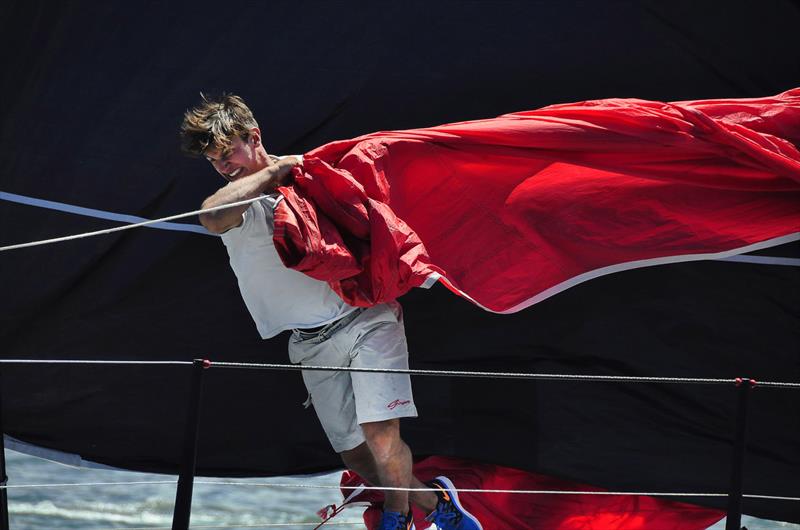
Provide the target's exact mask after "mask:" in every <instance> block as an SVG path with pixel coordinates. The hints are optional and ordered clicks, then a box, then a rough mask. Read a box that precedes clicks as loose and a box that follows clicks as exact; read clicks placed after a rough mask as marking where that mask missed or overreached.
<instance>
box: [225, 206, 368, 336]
mask: <svg viewBox="0 0 800 530" xmlns="http://www.w3.org/2000/svg"><path fill="white" fill-rule="evenodd" d="M282 198H283V197H281V196H279V195H265V196H264V198H263V199H261V200H259V201H256V202H254V203H252V204H251V205H250V207H249V208H248V209H247V210H245V212H244V214H242V218H243V220H242V224H241V225H240V226H238V227H236V228H231V229H230V230H228V231H227V232H225V233H224V234H222V242H223V243H225V247H226V248H227V249H228V255H229V256H230V264H231V268H232V269H233V272H234V274H236V278H237V280H238V281H239V290H240V291H241V292H242V298H243V299H244V303H245V305H246V306H247V309H248V310H249V311H250V315H251V316H252V317H253V320H254V321H255V323H256V327H258V332H259V333H260V334H261V337H262V338H264V339H268V338H270V337H274V336H275V335H277V334H278V333H280V332H281V331H284V330H287V329H295V328H300V329H302V328H314V327H317V326H322V325H325V324H327V323H329V322H333V321H334V320H337V319H339V318H341V317H342V316H344V315H346V314H348V313H350V312H351V311H353V310H354V309H355V307H353V306H350V305H348V304H346V303H345V302H344V301H343V300H342V299H341V298H339V297H338V296H337V295H336V293H335V292H333V290H332V289H331V288H330V287H329V286H328V284H327V283H325V282H321V281H319V280H315V279H313V278H311V277H309V276H306V275H305V274H303V273H301V272H298V271H295V270H292V269H288V268H286V267H285V266H284V265H283V262H282V261H281V258H280V256H278V252H277V250H275V245H274V243H273V242H272V232H273V219H274V217H273V210H274V209H275V205H277V204H278V202H279V201H280V200H281V199H282Z"/></svg>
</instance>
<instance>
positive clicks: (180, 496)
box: [172, 359, 211, 530]
mask: <svg viewBox="0 0 800 530" xmlns="http://www.w3.org/2000/svg"><path fill="white" fill-rule="evenodd" d="M209 366H211V363H210V362H209V361H207V360H203V359H195V360H194V364H193V367H192V386H191V389H190V392H189V408H188V413H187V416H186V431H185V434H184V438H183V460H182V462H181V470H180V475H179V476H178V490H177V492H176V493H175V511H174V512H173V514H172V530H189V518H190V517H191V514H192V489H193V487H194V470H195V463H196V462H197V437H198V435H199V433H200V399H201V397H202V395H203V370H205V369H206V368H208V367H209Z"/></svg>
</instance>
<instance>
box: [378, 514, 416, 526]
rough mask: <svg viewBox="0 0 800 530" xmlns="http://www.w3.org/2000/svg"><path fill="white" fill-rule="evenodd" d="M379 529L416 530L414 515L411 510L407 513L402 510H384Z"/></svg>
mask: <svg viewBox="0 0 800 530" xmlns="http://www.w3.org/2000/svg"><path fill="white" fill-rule="evenodd" d="M378 530H415V529H414V517H413V516H412V515H411V512H408V514H405V515H404V514H402V513H400V512H383V517H381V524H380V525H379V526H378Z"/></svg>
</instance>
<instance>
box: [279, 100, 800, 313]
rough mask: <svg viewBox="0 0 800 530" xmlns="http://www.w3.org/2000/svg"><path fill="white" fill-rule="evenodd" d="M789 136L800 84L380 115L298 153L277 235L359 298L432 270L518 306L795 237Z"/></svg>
mask: <svg viewBox="0 0 800 530" xmlns="http://www.w3.org/2000/svg"><path fill="white" fill-rule="evenodd" d="M798 145H800V89H794V90H790V91H787V92H785V93H783V94H780V95H777V96H775V97H769V98H759V99H731V100H705V101H688V102H675V103H662V102H654V101H644V100H637V99H608V100H599V101H586V102H581V103H575V104H563V105H552V106H549V107H545V108H542V109H539V110H534V111H527V112H518V113H513V114H507V115H504V116H500V117H498V118H494V119H487V120H478V121H469V122H462V123H453V124H447V125H442V126H438V127H431V128H426V129H412V130H406V131H388V132H379V133H374V134H369V135H366V136H362V137H359V138H355V139H351V140H344V141H338V142H333V143H330V144H326V145H324V146H322V147H319V148H318V149H315V150H313V151H311V152H309V153H307V154H306V155H305V162H304V166H303V168H302V170H300V169H298V170H296V181H295V184H294V185H293V186H291V187H287V188H281V190H280V192H281V193H282V194H283V195H284V197H285V200H284V201H282V202H281V203H280V204H279V207H278V210H277V211H276V217H275V225H276V229H275V243H276V246H277V248H278V249H279V252H280V254H281V256H282V258H283V259H284V262H285V263H286V264H287V266H290V267H293V268H296V269H297V270H300V271H303V272H305V273H307V274H309V275H311V276H313V277H315V278H318V279H321V280H324V281H328V282H329V283H330V284H331V286H332V287H333V288H334V290H335V291H336V292H337V293H339V295H340V296H342V298H343V299H344V300H346V301H347V302H349V303H351V304H354V305H372V304H375V303H379V302H383V301H386V300H391V299H393V298H395V297H397V296H399V295H401V294H403V293H404V292H406V291H407V290H409V289H410V288H412V287H416V286H420V285H422V284H423V283H424V282H425V281H426V279H428V278H429V277H431V275H435V274H440V275H441V276H442V280H443V281H444V283H445V284H447V285H448V286H449V287H451V288H452V289H454V290H455V291H457V292H459V293H460V294H462V295H464V296H466V297H468V298H470V299H471V300H473V301H474V302H476V303H478V304H480V305H481V306H483V307H484V308H486V309H489V310H492V311H497V312H513V311H518V310H520V309H522V308H524V307H527V306H529V305H531V304H534V303H536V302H538V301H540V300H543V299H544V298H547V297H549V296H552V295H553V294H556V293H557V292H560V291H561V290H563V289H566V288H568V287H570V286H572V285H576V284H578V283H580V282H582V281H586V280H589V279H591V278H593V277H596V276H599V275H602V274H608V273H612V272H617V271H621V270H626V269H630V268H636V267H642V266H649V265H657V264H661V263H669V262H675V261H687V260H693V259H706V258H715V257H723V256H725V255H733V254H737V253H741V252H746V251H750V250H755V249H757V248H763V247H768V246H772V245H777V244H780V243H783V242H786V241H791V240H796V239H798V234H799V233H800V208H799V207H798V204H800V152H799V151H798ZM433 277H434V278H435V277H436V276H433Z"/></svg>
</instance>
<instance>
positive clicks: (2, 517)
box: [0, 371, 8, 530]
mask: <svg viewBox="0 0 800 530" xmlns="http://www.w3.org/2000/svg"><path fill="white" fill-rule="evenodd" d="M3 433H5V429H4V428H3V373H2V371H0V481H2V485H3V486H5V485H6V484H8V476H7V475H6V443H5V439H4V436H5V435H4V434H3ZM0 530H8V490H6V489H5V488H3V489H0Z"/></svg>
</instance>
